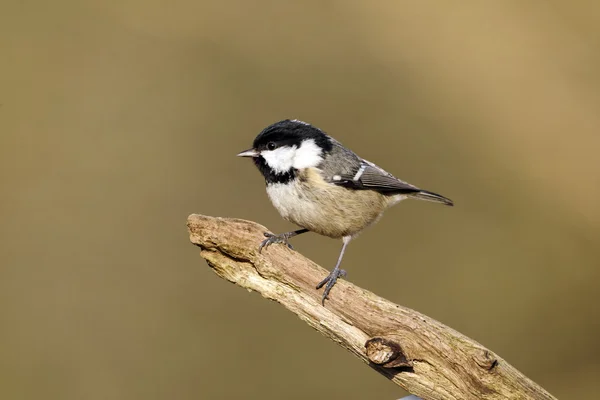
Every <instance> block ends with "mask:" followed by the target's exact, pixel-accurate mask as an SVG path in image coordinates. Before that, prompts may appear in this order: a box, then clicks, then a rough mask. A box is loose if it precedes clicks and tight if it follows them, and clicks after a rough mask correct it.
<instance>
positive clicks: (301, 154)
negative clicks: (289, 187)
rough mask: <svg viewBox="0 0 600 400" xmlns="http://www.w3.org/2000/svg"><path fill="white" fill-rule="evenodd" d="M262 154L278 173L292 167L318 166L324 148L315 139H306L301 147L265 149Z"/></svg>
mask: <svg viewBox="0 0 600 400" xmlns="http://www.w3.org/2000/svg"><path fill="white" fill-rule="evenodd" d="M260 154H261V156H262V157H263V158H264V159H265V161H266V162H267V164H268V165H269V167H271V169H273V171H275V173H277V174H285V173H286V172H289V171H290V170H291V169H292V168H295V169H304V168H311V167H316V166H317V165H319V163H320V162H321V161H323V157H321V155H322V154H323V150H321V148H320V147H319V146H317V144H316V143H315V141H314V139H307V140H304V141H303V142H302V144H301V145H300V147H299V148H298V147H296V146H282V147H279V148H277V149H275V150H263V151H262V152H261V153H260Z"/></svg>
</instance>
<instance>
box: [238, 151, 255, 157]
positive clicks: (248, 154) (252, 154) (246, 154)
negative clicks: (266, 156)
mask: <svg viewBox="0 0 600 400" xmlns="http://www.w3.org/2000/svg"><path fill="white" fill-rule="evenodd" d="M259 155H260V153H259V152H258V151H256V149H248V150H244V151H242V152H241V153H240V154H238V155H237V156H238V157H258V156H259Z"/></svg>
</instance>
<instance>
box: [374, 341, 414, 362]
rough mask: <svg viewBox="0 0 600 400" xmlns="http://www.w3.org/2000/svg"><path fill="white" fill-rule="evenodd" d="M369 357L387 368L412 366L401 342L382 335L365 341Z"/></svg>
mask: <svg viewBox="0 0 600 400" xmlns="http://www.w3.org/2000/svg"><path fill="white" fill-rule="evenodd" d="M365 349H366V353H367V357H368V358H369V360H370V361H371V362H372V363H373V364H377V365H381V366H382V367H386V368H397V367H411V368H412V362H410V361H409V360H408V359H407V358H406V355H405V354H404V351H403V350H402V346H400V344H398V343H396V342H394V341H392V340H389V339H385V338H381V337H376V338H371V339H369V340H367V342H366V343H365Z"/></svg>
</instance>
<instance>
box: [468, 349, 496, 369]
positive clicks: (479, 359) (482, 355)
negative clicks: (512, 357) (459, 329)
mask: <svg viewBox="0 0 600 400" xmlns="http://www.w3.org/2000/svg"><path fill="white" fill-rule="evenodd" d="M473 359H474V360H475V362H476V363H477V365H479V366H480V367H481V368H483V369H485V370H487V371H491V370H492V369H494V368H495V367H496V366H497V365H498V359H497V358H496V357H494V356H493V355H492V353H491V352H490V351H489V350H481V351H478V352H477V353H476V354H475V355H474V356H473Z"/></svg>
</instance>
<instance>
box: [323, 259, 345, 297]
mask: <svg viewBox="0 0 600 400" xmlns="http://www.w3.org/2000/svg"><path fill="white" fill-rule="evenodd" d="M345 276H346V271H344V270H343V269H339V268H337V267H336V268H334V269H333V271H331V272H330V273H329V275H327V277H326V278H325V279H323V280H322V281H321V282H319V284H318V285H317V289H321V288H322V287H323V285H325V290H323V297H321V304H322V305H325V299H326V298H327V297H328V296H329V292H330V291H331V289H332V288H333V285H335V283H336V282H337V280H338V278H343V277H345Z"/></svg>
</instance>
